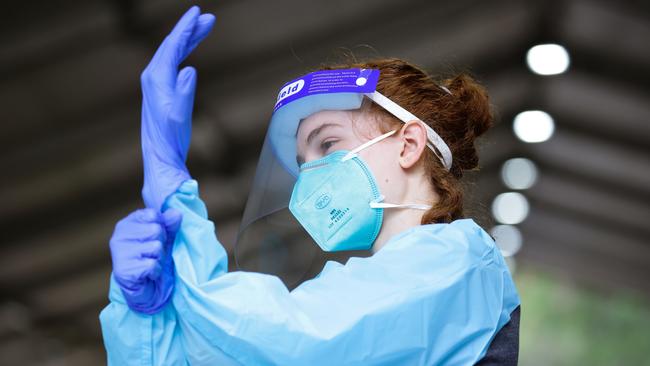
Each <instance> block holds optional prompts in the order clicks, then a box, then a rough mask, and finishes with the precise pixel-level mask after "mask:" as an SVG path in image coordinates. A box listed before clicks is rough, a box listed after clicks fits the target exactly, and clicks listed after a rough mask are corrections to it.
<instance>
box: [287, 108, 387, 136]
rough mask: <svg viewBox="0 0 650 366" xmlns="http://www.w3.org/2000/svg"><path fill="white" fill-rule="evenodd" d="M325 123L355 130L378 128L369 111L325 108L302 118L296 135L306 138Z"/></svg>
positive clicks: (370, 130) (362, 130)
mask: <svg viewBox="0 0 650 366" xmlns="http://www.w3.org/2000/svg"><path fill="white" fill-rule="evenodd" d="M324 124H335V125H340V126H341V127H344V128H346V129H348V131H355V132H356V131H358V132H372V131H374V130H375V129H378V126H376V125H377V123H376V121H374V119H371V118H370V116H369V115H368V113H361V112H360V111H359V110H345V111H335V110H323V111H319V112H316V113H314V114H311V115H309V116H308V117H306V118H304V119H303V120H301V121H300V124H299V125H298V131H297V132H296V137H297V138H298V140H302V139H305V138H306V137H307V135H308V134H309V133H310V132H311V131H313V130H315V129H317V128H318V127H320V126H322V125H324Z"/></svg>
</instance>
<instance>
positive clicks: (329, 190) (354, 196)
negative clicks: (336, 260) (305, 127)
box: [289, 131, 431, 252]
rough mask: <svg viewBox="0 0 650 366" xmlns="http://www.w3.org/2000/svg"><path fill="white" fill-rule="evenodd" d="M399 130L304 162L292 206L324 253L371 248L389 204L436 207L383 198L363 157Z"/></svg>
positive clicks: (390, 206) (402, 206)
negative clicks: (358, 153) (386, 200)
mask: <svg viewBox="0 0 650 366" xmlns="http://www.w3.org/2000/svg"><path fill="white" fill-rule="evenodd" d="M395 132H396V131H391V132H388V133H386V134H383V135H381V136H379V137H376V138H374V139H372V140H370V141H368V142H366V143H364V144H363V145H361V146H359V147H357V148H356V149H354V150H352V151H345V150H340V151H335V152H333V153H331V154H329V155H327V156H325V157H323V158H321V159H318V160H314V161H310V162H307V163H304V164H302V165H301V166H300V174H299V175H298V180H297V181H296V184H295V186H294V188H293V192H292V194H291V200H290V201H289V210H290V211H291V213H292V214H293V216H294V217H295V218H296V219H297V220H298V222H300V224H301V225H302V226H303V227H304V228H305V230H306V231H307V232H308V233H309V235H310V236H311V237H312V238H313V239H314V240H315V241H316V243H317V244H318V246H320V247H321V249H323V250H324V251H326V252H335V251H341V250H367V249H370V248H371V247H372V244H373V243H374V241H375V239H376V238H377V235H378V234H379V230H380V229H381V224H382V221H383V216H384V210H383V209H384V208H414V209H420V210H428V209H430V208H431V206H429V205H421V204H390V203H384V202H382V201H383V199H384V197H383V196H382V195H381V193H380V192H379V187H378V185H377V181H376V180H375V177H374V176H373V174H372V172H371V171H370V168H369V167H368V165H367V164H366V163H365V162H364V161H363V160H361V158H360V157H359V156H358V155H357V152H359V151H361V150H363V149H365V148H366V147H368V146H370V145H372V144H375V143H377V142H379V141H380V140H383V139H385V138H387V137H388V136H390V135H392V134H393V133H395Z"/></svg>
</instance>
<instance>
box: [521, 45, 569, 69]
mask: <svg viewBox="0 0 650 366" xmlns="http://www.w3.org/2000/svg"><path fill="white" fill-rule="evenodd" d="M526 63H528V67H529V68H530V69H531V70H532V71H533V72H534V73H536V74H539V75H557V74H561V73H563V72H565V71H566V70H567V69H568V68H569V64H570V63H571V60H570V58H569V52H567V50H566V48H564V47H562V46H560V45H559V44H552V43H549V44H540V45H537V46H534V47H532V48H531V49H529V50H528V53H526Z"/></svg>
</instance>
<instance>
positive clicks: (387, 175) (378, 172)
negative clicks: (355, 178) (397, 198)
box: [359, 149, 399, 197]
mask: <svg viewBox="0 0 650 366" xmlns="http://www.w3.org/2000/svg"><path fill="white" fill-rule="evenodd" d="M377 150H378V151H372V152H368V153H366V154H361V153H360V154H359V155H360V156H361V158H362V159H363V161H364V162H366V164H367V165H368V167H369V168H370V171H371V172H372V175H373V176H374V177H375V180H376V181H377V185H379V191H380V192H381V193H382V194H383V195H384V196H387V197H388V196H389V194H390V193H389V192H391V191H392V190H393V186H394V185H395V184H396V183H397V180H398V179H397V176H398V173H399V171H398V170H396V169H397V168H399V164H398V162H397V160H396V159H395V157H394V156H393V155H392V154H390V153H388V152H387V151H385V150H379V149H377ZM362 153H363V151H362Z"/></svg>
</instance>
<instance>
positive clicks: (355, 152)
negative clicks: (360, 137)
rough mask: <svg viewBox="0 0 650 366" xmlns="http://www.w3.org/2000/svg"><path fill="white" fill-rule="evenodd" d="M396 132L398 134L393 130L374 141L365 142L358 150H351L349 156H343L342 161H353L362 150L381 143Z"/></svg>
mask: <svg viewBox="0 0 650 366" xmlns="http://www.w3.org/2000/svg"><path fill="white" fill-rule="evenodd" d="M395 132H397V130H393V131H389V132H386V133H385V134H383V135H379V136H377V137H375V138H374V139H372V140H369V141H366V142H364V143H363V144H361V145H359V146H358V147H356V148H354V149H352V150H350V152H348V153H347V154H345V156H343V158H342V159H341V161H346V160H350V159H352V158H353V157H355V156H357V153H358V152H359V151H361V150H363V149H365V148H367V147H368V146H370V145H372V144H376V143H378V142H379V141H381V140H383V139H385V138H387V137H388V136H390V135H392V134H394V133H395Z"/></svg>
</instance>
